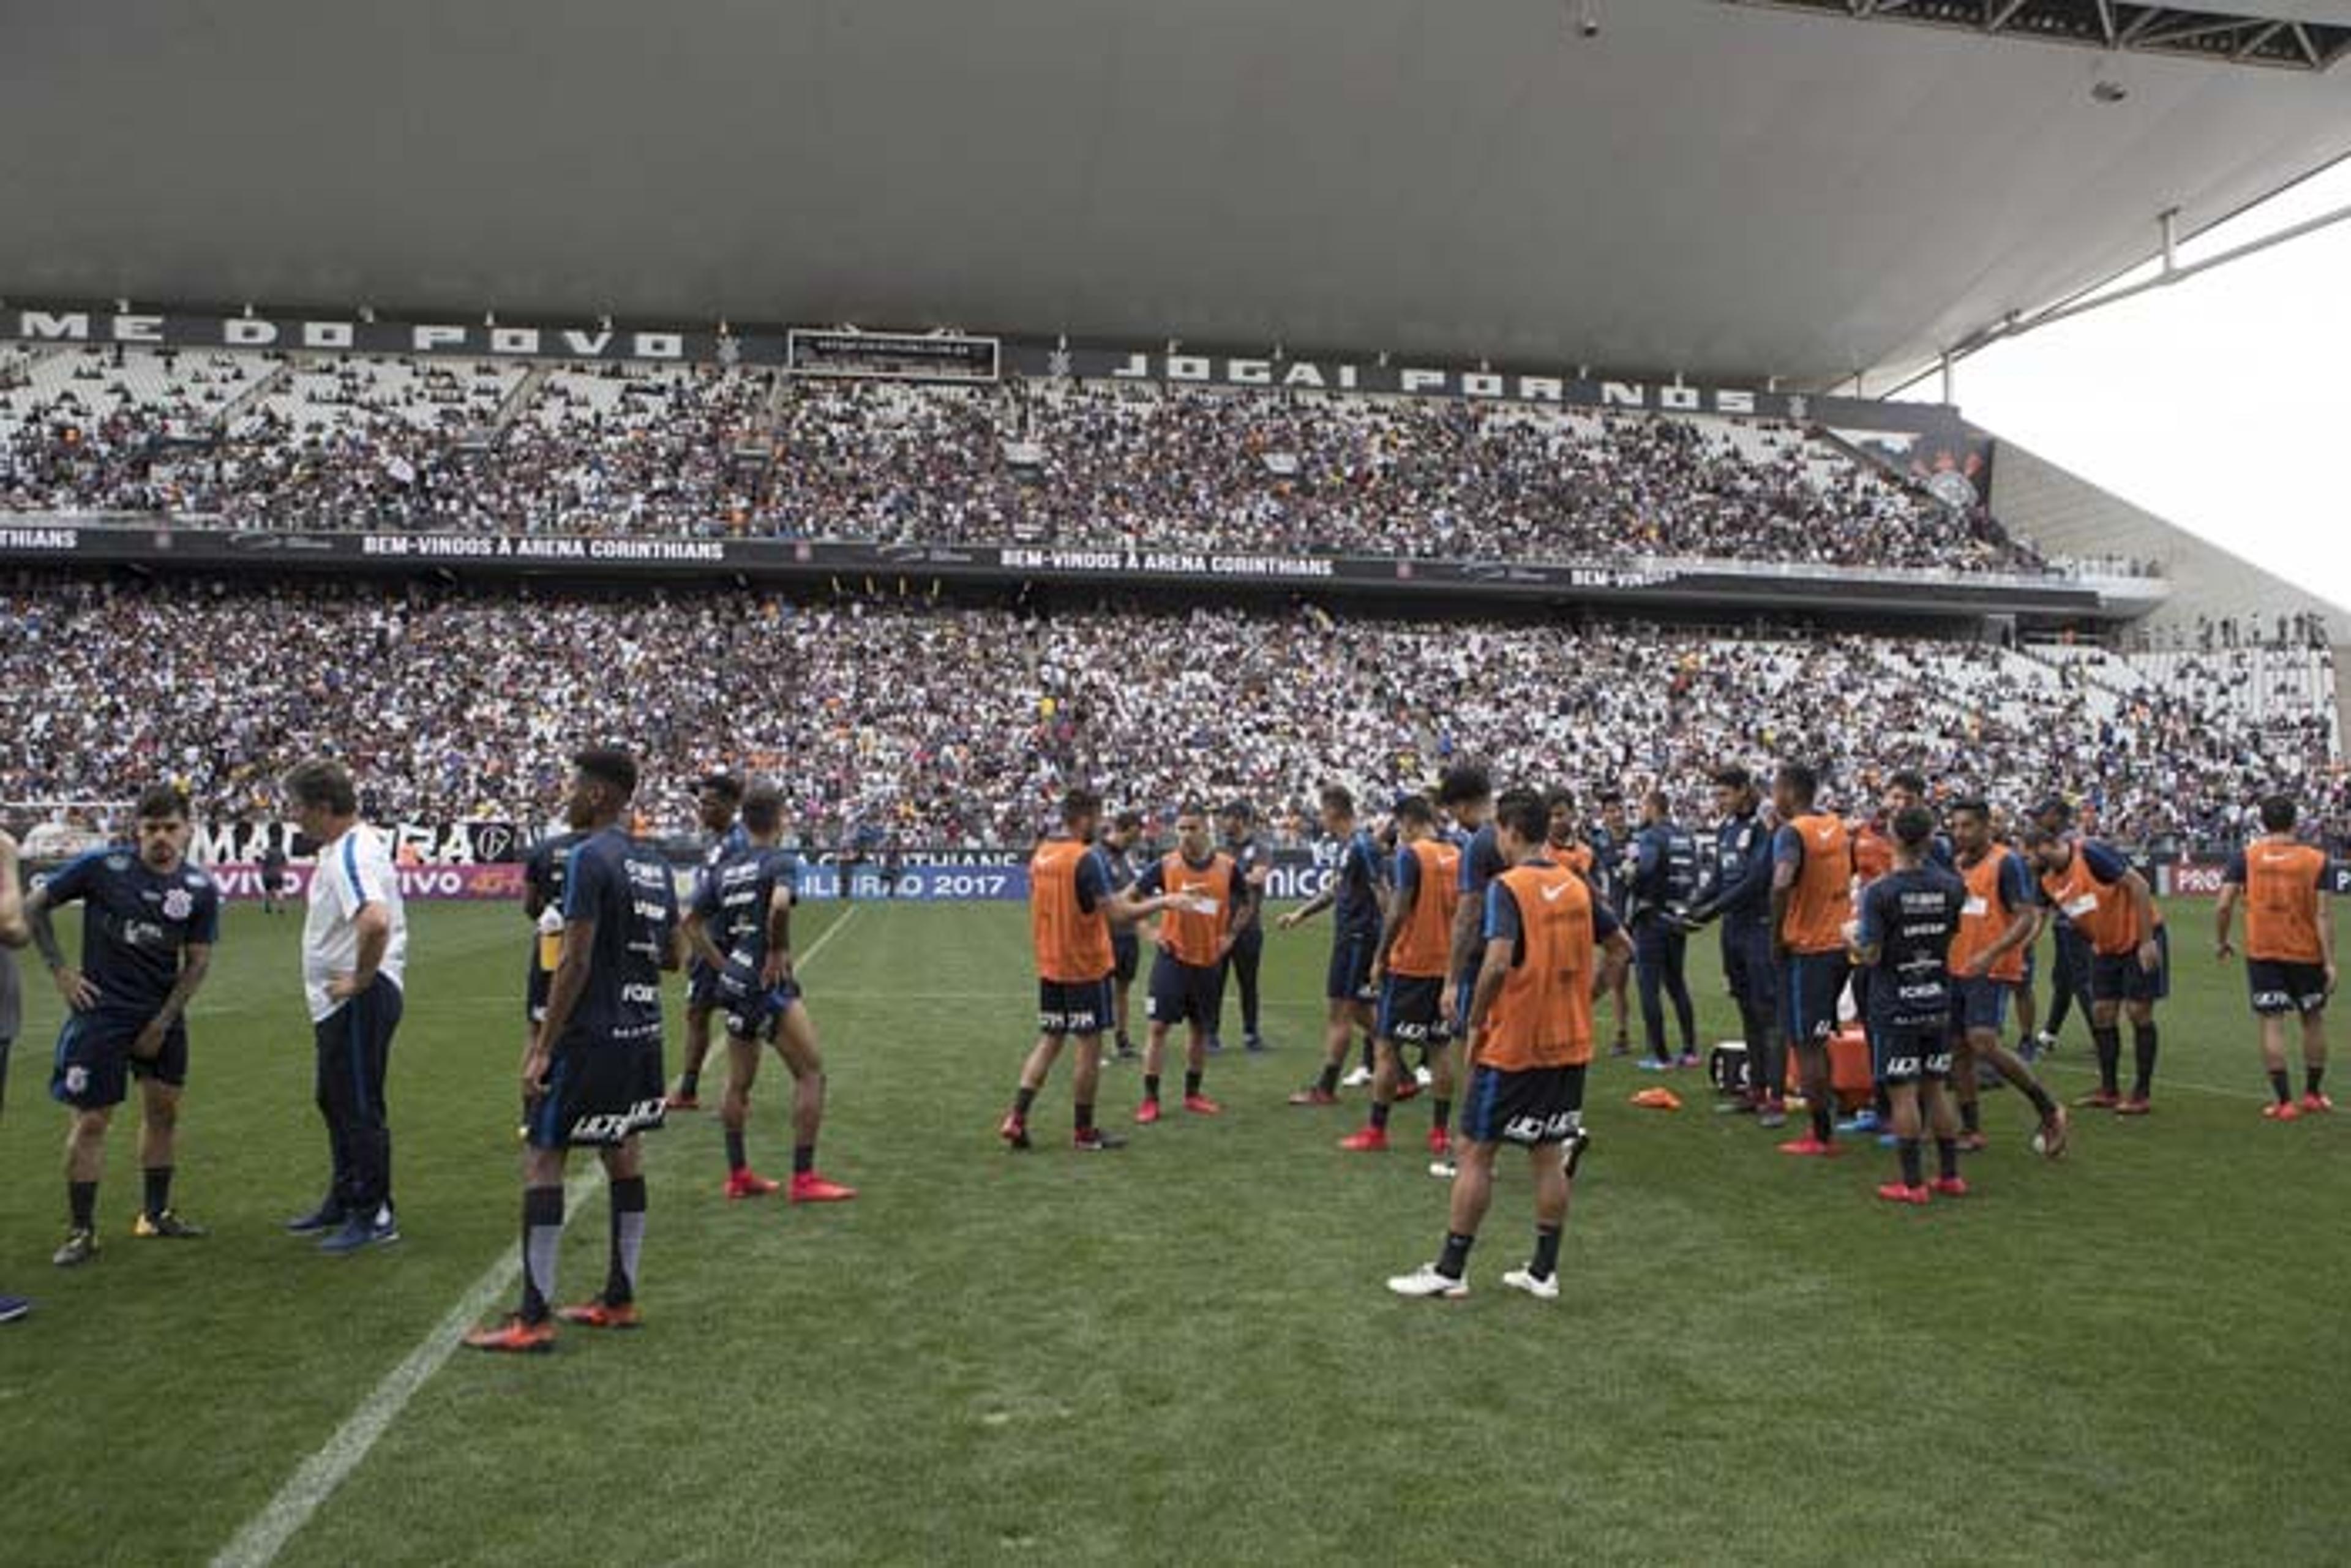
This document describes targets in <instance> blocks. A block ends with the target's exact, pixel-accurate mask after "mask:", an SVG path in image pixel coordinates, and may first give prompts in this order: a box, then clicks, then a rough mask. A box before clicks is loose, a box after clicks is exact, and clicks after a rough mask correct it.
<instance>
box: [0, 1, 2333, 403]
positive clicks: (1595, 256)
mask: <svg viewBox="0 0 2351 1568" xmlns="http://www.w3.org/2000/svg"><path fill="white" fill-rule="evenodd" d="M1983 3H1985V0H1849V4H1847V5H1844V6H1843V7H1839V8H1833V9H1834V10H1838V11H1841V12H1842V13H1844V14H1822V13H1819V12H1818V11H1817V9H1816V12H1815V14H1812V15H1807V14H1805V13H1804V9H1803V8H1802V6H1797V7H1789V6H1784V5H1754V4H1722V3H1719V0H1181V3H1177V4H1171V3H1168V0H1152V3H1148V4H1146V3H1144V0H998V3H991V4H976V3H973V0H952V3H951V0H670V3H669V4H665V5H658V6H652V5H642V4H623V3H622V0H565V3H563V4H560V5H558V4H551V3H549V0H536V3H531V0H516V3H513V4H503V5H473V4H460V3H451V0H417V3H414V4H410V5H395V6H365V7H349V6H335V5H316V4H313V3H310V0H246V3H245V4H241V5H235V6H230V7H219V6H196V5H142V6H134V7H120V6H88V5H51V6H29V7H19V8H18V14H17V15H16V16H15V18H14V20H13V23H12V25H11V26H10V28H9V47H7V49H5V51H0V141H5V144H6V145H8V146H10V147H12V148H14V149H16V150H17V152H18V153H19V155H18V156H15V157H11V158H8V159H5V160H0V212H5V213H6V214H8V219H7V222H6V223H5V224H0V294H5V295H6V296H8V297H11V298H18V299H29V298H45V299H47V298H56V299H66V298H110V297H114V296H125V297H128V298H131V299H133V300H135V301H138V302H140V303H141V304H149V305H171V304H183V303H184V304H195V303H236V302H242V301H246V300H252V301H256V302H259V303H262V304H266V305H305V306H334V307H337V308H349V307H350V306H352V305H356V304H360V303H367V304H372V305H374V306H376V307H377V308H380V309H382V310H386V311H425V312H434V311H437V312H455V311H467V312H478V311H480V310H482V309H483V308H485V307H495V308H497V309H498V310H499V311H500V312H501V313H502V315H503V316H505V317H506V318H507V319H519V318H523V317H528V316H532V315H539V316H546V315H579V314H586V315H593V314H601V313H610V314H612V315H614V316H617V317H622V318H623V319H664V320H679V321H694V320H708V319H712V318H715V317H719V316H726V317H731V318H733V319H737V320H744V321H749V320H758V321H777V320H785V321H799V322H825V323H830V322H838V321H858V322H862V323H864V324H867V325H882V326H927V325H938V324H953V325H957V326H962V327H965V328H967V329H974V330H989V329H994V330H1006V331H1016V330H1018V331H1041V332H1053V331H1064V332H1067V333H1069V334H1071V335H1072V336H1074V337H1092V338H1125V339H1138V338H1139V339H1153V340H1155V339H1159V338H1164V337H1167V336H1170V335H1174V336H1179V337H1181V338H1183V339H1185V340H1186V342H1187V343H1190V344H1194V345H1198V346H1203V347H1205V346H1210V345H1224V346H1235V347H1248V348H1250V349H1256V348H1260V347H1263V346H1266V345H1270V344H1272V343H1274V342H1282V343H1286V344H1287V345H1288V346H1289V347H1290V348H1291V349H1292V350H1298V351H1302V350H1330V349H1343V350H1353V351H1359V352H1361V351H1371V350H1380V349H1391V350H1396V351H1398V352H1402V353H1408V354H1411V355H1415V356H1426V357H1438V356H1442V357H1447V358H1458V359H1475V358H1478V357H1480V356H1490V357H1491V358H1493V359H1494V360H1495V361H1497V362H1498V363H1500V362H1540V363H1543V364H1546V365H1563V366H1570V367H1572V366H1573V365H1576V364H1585V363H1588V364H1590V365H1592V366H1593V367H1594V368H1596V369H1606V370H1613V371H1625V372H1671V371H1685V372H1687V373H1688V374H1690V375H1692V376H1693V377H1700V378H1708V379H1719V380H1760V379H1761V378H1764V377H1769V376H1778V377H1781V378H1782V379H1783V380H1784V381H1785V382H1788V383H1790V384H1792V385H1795V386H1809V387H1823V386H1826V385H1829V384H1833V383H1834V382H1837V381H1839V380H1841V379H1842V378H1844V377H1845V376H1847V375H1849V374H1851V373H1852V372H1853V371H1856V370H1876V369H1883V368H1896V367H1899V368H1908V367H1911V366H1915V365H1917V364H1918V363H1921V362H1923V361H1928V360H1930V359H1932V358H1933V357H1934V356H1935V355H1936V354H1937V353H1938V351H1939V350H1941V349H1943V348H1944V347H1946V346H1949V345H1951V344H1954V343H1956V342H1958V341H1959V340H1963V339H1964V338H1966V337H1967V336H1968V335H1969V334H1970V333H1971V332H1973V331H1974V330H1976V329H1980V328H1981V327H1983V326H1985V325H1987V324H1989V323H1991V322H1994V321H1997V320H1999V319H2001V318H2002V317H2003V316H2005V315H2006V314H2008V313H2010V312H2012V311H2023V310H2029V309H2032V308H2035V307H2038V306H2041V305H2043V304H2046V303H2049V302H2051V301H2052V300H2054V299H2057V298H2064V297H2066V296H2069V295H2071V294H2074V293H2075V292H2077V291H2079V290H2080V289H2082V288H2084V287H2087V286H2090V285H2092V284H2094V283H2095V282H2097V281H2100V280H2102V279H2103V278H2105V277H2108V276H2110V275H2112V274H2114V273H2116V272H2117V271H2118V270H2120V269H2122V268H2124V267H2127V266H2129V265H2132V264H2134V263H2136V262H2137V261H2140V260H2143V259H2145V258H2146V256H2147V255H2148V253H2149V252H2150V250H2151V249H2152V248H2153V246H2154V244H2155V240H2156V235H2157V214H2158V213H2160V212H2162V211H2164V210H2165V209H2167V208H2178V209H2179V211H2180V214H2181V216H2180V219H2179V224H2180V233H2181V234H2182V235H2183V236H2185V235H2192V234H2193V233H2195V232H2196V231H2198V230H2199V229H2200V228H2202V227H2204V226H2206V225H2210V224H2213V223H2217V222H2219V221H2220V220H2221V219H2222V218H2224V217H2227V216H2229V215H2230V214H2232V213H2235V212H2237V211H2239V210H2241V208H2243V207H2244V206H2246V205H2248V204H2252V203H2253V202H2255V201H2257V200H2259V199H2260V198H2262V197H2263V196H2265V195H2268V194H2270V193H2273V192H2275V191H2276V190H2278V189H2280V188H2281V187H2283V185H2285V184H2287V183H2291V182H2293V181H2294V180H2295V179H2297V178H2298V177H2300V176H2303V175H2304V174H2307V173H2309V172H2312V171H2314V169H2317V168H2319V167H2322V166H2324V165H2325V164H2326V163H2327V162H2331V161H2333V160H2335V159H2336V158H2338V157H2341V156H2343V155H2345V154H2346V153H2351V66H2345V67H2341V68H2335V69H2331V70H2330V69H2321V68H2302V69H2293V68H2283V67H2263V66H2260V65H2255V64H2245V63H2231V60H2230V59H2229V58H2228V57H2221V56H2214V57H2193V58H2189V57H2177V56H2170V55H2163V54H2159V53H2148V52H2139V51H2136V50H2133V49H2129V48H2121V47H2117V48H2115V49H2111V50H2109V49H2105V48H2094V47H2072V46H2068V45H2064V44H2053V43H2046V42H2041V41H2037V40H2036V39H2035V38H2033V37H2024V36H2009V37H2002V36H1987V35H1986V33H1985V32H1984V30H1983V29H1982V28H1981V27H1974V28H1970V27H1963V26H1931V25H1922V26H1898V25H1893V23H1892V22H1889V21H1886V20H1877V19H1865V18H1863V17H1860V16H1855V15H1852V14H1851V13H1860V12H1869V11H1876V12H1880V13H1896V12H1900V11H1906V10H1907V11H1909V12H1911V13H1912V14H1913V15H1914V16H1919V17H1926V16H1928V14H1930V13H1931V14H1936V15H1941V16H1946V17H1947V18H1948V17H1949V16H1953V15H1956V14H1957V12H1958V10H1959V8H1961V7H1963V6H1964V5H1968V4H1977V5H1981V4H1983ZM1991 3H1992V4H1993V5H1994V8H1995V9H1996V10H1998V11H2000V12H2001V14H2002V15H2003V16H2007V15H2010V14H2011V10H2012V8H2011V7H2010V6H2009V5H2008V0H1991ZM2029 3H2030V4H2031V5H2037V6H2050V5H2073V6H2074V8H2075V9H2077V10H2087V9H2099V8H2101V0H2029ZM2256 6H2258V7H2259V8H2260V9H2262V10H2263V11H2264V12H2265V13H2266V14H2268V15H2271V16H2274V17H2277V18H2280V19H2281V20H2287V19H2291V20H2299V21H2303V22H2305V23H2313V22H2314V23H2324V24H2351V4H2319V3H2314V0H2241V4H2240V8H2241V9H2246V10H2251V9H2253V8H2255V7H2256ZM2104 9H2105V10H2117V9H2119V10H2126V11H2146V10H2147V9H2149V8H2148V7H2146V6H2137V7H2129V6H2120V5H2110V6H2105V7H2104ZM2166 9H2171V10H2176V9H2177V8H2166ZM1587 10H1589V11H1590V12H1592V13H1593V16H1594V17H1595V19H1596V21H1597V24H1598V26H1597V31H1596V33H1594V34H1593V35H1592V36H1588V37H1587V36H1585V33H1584V30H1583V27H1582V26H1581V25H1580V24H1581V22H1582V20H1583V15H1584V13H1585V12H1586V11H1587ZM2318 63H2319V62H2318V61H2316V60H2312V61H2310V62H2309V64H2310V65H2311V66H2312V67H2316V66H2317V64H2318ZM2101 84H2110V85H2106V86H2104V87H2102V86H2101ZM2094 89H2095V90H2094ZM2116 89H2119V91H2120V96H2119V97H2117V96H2116Z"/></svg>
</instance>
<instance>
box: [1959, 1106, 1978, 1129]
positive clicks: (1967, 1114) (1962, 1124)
mask: <svg viewBox="0 0 2351 1568" xmlns="http://www.w3.org/2000/svg"><path fill="white" fill-rule="evenodd" d="M1959 1131H1961V1132H1962V1133H1980V1132H1982V1131H1983V1105H1982V1103H1980V1102H1979V1101H1975V1100H1962V1101H1960V1102H1959Z"/></svg>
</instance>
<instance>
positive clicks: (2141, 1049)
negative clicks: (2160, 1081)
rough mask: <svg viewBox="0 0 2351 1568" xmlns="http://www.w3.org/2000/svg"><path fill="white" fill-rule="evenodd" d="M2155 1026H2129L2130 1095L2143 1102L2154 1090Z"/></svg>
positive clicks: (2150, 1024)
mask: <svg viewBox="0 0 2351 1568" xmlns="http://www.w3.org/2000/svg"><path fill="white" fill-rule="evenodd" d="M2156 1043H2157V1041H2156V1026H2155V1025H2154V1024H2153V1023H2152V1022H2149V1023H2142V1024H2133V1025H2131V1094H2132V1096H2133V1097H2134V1098H2136V1099H2140V1100H2144V1099H2146V1098H2147V1096H2148V1095H2149V1094H2150V1093H2152V1092H2154V1090H2155V1051H2156Z"/></svg>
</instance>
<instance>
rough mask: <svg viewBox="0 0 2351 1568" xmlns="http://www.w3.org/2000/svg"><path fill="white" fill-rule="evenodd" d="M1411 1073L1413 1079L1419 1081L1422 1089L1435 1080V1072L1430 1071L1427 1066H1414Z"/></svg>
mask: <svg viewBox="0 0 2351 1568" xmlns="http://www.w3.org/2000/svg"><path fill="white" fill-rule="evenodd" d="M1412 1075H1413V1077H1414V1079H1415V1080H1416V1081H1417V1082H1419V1084H1420V1086H1421V1087H1422V1088H1423V1089H1426V1088H1427V1087H1428V1086H1429V1085H1430V1084H1432V1083H1434V1082H1437V1074H1436V1073H1434V1072H1431V1071H1429V1070H1428V1069H1427V1068H1426V1067H1416V1068H1414V1069H1413V1070H1412Z"/></svg>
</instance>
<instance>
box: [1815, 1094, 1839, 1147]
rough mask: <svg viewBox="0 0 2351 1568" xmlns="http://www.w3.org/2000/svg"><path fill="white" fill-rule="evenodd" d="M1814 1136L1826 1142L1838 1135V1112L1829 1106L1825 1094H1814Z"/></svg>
mask: <svg viewBox="0 0 2351 1568" xmlns="http://www.w3.org/2000/svg"><path fill="white" fill-rule="evenodd" d="M1811 1110H1812V1117H1813V1137H1815V1138H1818V1139H1819V1140H1820V1141H1821V1142H1822V1143H1823V1144H1825V1143H1827V1142H1829V1141H1830V1140H1831V1139H1833V1138H1834V1137H1835V1136H1836V1113H1835V1112H1834V1111H1833V1110H1831V1109H1830V1108H1829V1097H1828V1096H1827V1095H1825V1094H1815V1095H1813V1103H1812V1107H1811Z"/></svg>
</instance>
